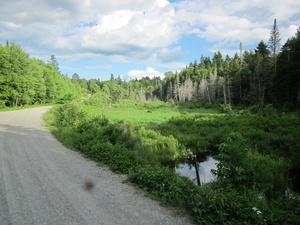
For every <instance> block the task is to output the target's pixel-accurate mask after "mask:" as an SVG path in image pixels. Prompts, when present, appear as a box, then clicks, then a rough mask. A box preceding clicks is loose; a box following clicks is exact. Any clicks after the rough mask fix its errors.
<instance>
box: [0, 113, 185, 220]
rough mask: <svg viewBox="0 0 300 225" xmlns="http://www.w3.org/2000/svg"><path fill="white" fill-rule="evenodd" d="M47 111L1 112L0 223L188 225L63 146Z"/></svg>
mask: <svg viewBox="0 0 300 225" xmlns="http://www.w3.org/2000/svg"><path fill="white" fill-rule="evenodd" d="M49 108H50V107H40V108H33V109H25V110H18V111H9V112H0V224H1V225H6V224H12V225H18V224H22V225H27V224H28V225H29V224H30V225H33V224H37V225H41V224H55V225H59V224H63V225H67V224H70V225H76V224H80V225H89V224H97V225H118V224H121V225H123V224H124V225H127V224H128V225H135V224H136V225H137V224H138V225H143V224H162V225H167V224H171V225H176V224H189V221H188V220H187V219H186V218H184V217H180V216H176V212H174V211H172V210H169V209H166V208H164V207H161V206H160V205H159V203H158V202H156V201H154V200H151V199H149V198H147V197H144V194H143V193H142V192H141V191H139V190H137V189H135V188H134V187H133V186H132V185H130V184H124V183H122V181H123V180H124V179H125V177H124V176H122V175H117V174H114V173H112V172H111V171H110V170H109V169H107V167H99V166H96V164H95V163H94V162H92V161H89V160H87V159H85V158H83V157H82V156H81V155H80V154H78V153H76V152H74V151H72V150H69V149H67V148H65V147H64V146H62V145H61V144H60V142H58V141H57V140H56V139H55V138H54V137H53V136H52V135H51V134H50V133H49V132H48V130H47V128H46V127H45V125H44V123H43V120H42V114H43V113H45V112H46V111H47V110H49Z"/></svg>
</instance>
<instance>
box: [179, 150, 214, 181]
mask: <svg viewBox="0 0 300 225" xmlns="http://www.w3.org/2000/svg"><path fill="white" fill-rule="evenodd" d="M199 161H200V160H199ZM217 164H218V161H217V160H215V159H214V158H213V157H212V156H210V155H208V156H205V157H204V158H203V157H202V158H201V161H200V162H198V171H199V174H200V182H201V184H205V183H208V182H210V181H213V180H214V179H215V176H214V175H213V174H212V173H211V170H212V169H217ZM175 171H176V172H177V173H179V174H180V175H182V176H186V177H189V178H190V179H192V180H195V182H196V180H197V176H196V169H195V166H194V164H193V163H187V162H186V163H180V164H179V165H177V166H176V167H175Z"/></svg>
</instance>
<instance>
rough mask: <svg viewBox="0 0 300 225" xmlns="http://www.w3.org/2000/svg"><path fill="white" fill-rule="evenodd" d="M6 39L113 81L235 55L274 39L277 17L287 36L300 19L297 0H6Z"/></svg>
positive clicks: (2, 15)
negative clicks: (219, 53) (217, 55)
mask: <svg viewBox="0 0 300 225" xmlns="http://www.w3.org/2000/svg"><path fill="white" fill-rule="evenodd" d="M0 1H1V8H0V31H1V32H0V43H1V44H5V42H6V40H9V41H15V42H16V43H18V44H20V45H21V47H22V48H23V49H24V50H25V52H27V53H29V54H30V55H31V56H32V57H35V58H38V59H42V60H44V61H48V60H49V59H50V55H52V54H53V55H55V56H56V58H57V61H58V63H59V66H60V70H61V72H62V73H63V74H68V75H69V76H70V77H71V76H72V75H73V74H74V73H77V74H79V76H80V77H81V78H86V79H91V78H96V79H100V80H102V81H103V80H107V79H109V78H110V76H111V74H114V76H115V77H117V76H118V75H120V76H121V77H123V78H124V79H130V78H141V77H143V76H149V77H153V76H161V77H163V74H164V73H165V72H167V71H176V70H182V69H183V68H184V67H185V66H186V65H188V64H189V63H190V62H193V61H194V60H195V59H196V60H199V58H200V57H201V55H204V56H210V57H212V56H213V54H214V53H215V52H216V51H220V52H221V53H222V54H223V56H224V57H225V55H226V54H229V55H230V56H233V55H234V53H235V52H238V51H239V43H240V42H242V43H243V46H244V49H253V48H255V47H256V46H257V44H258V43H259V42H260V41H261V40H264V41H265V42H268V39H269V36H270V31H271V29H272V25H273V21H274V19H275V18H276V19H277V24H278V27H279V32H280V35H281V39H282V41H281V42H282V43H285V41H286V40H287V38H290V37H292V36H293V35H294V34H295V32H296V31H297V28H298V27H299V26H300V13H299V12H300V1H295V0H252V1H249V0H180V1H176V0H169V1H167V0H154V1H149V0H123V1H119V0H110V1H104V0H51V1H48V0H10V1H5V0H0Z"/></svg>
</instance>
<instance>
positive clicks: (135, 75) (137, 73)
mask: <svg viewBox="0 0 300 225" xmlns="http://www.w3.org/2000/svg"><path fill="white" fill-rule="evenodd" d="M164 76H165V75H164V74H163V73H161V72H158V71H155V70H154V69H153V68H152V67H147V68H146V70H145V71H143V70H130V71H128V73H127V74H124V75H122V76H121V77H122V79H123V80H131V79H142V78H143V77H149V78H154V77H160V78H164Z"/></svg>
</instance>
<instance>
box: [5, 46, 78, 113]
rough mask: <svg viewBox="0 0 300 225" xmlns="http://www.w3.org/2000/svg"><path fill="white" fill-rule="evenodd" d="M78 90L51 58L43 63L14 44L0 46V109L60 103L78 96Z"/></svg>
mask: <svg viewBox="0 0 300 225" xmlns="http://www.w3.org/2000/svg"><path fill="white" fill-rule="evenodd" d="M82 89H83V88H82V87H81V86H80V85H79V84H77V83H74V82H72V80H71V79H70V78H69V77H68V76H67V75H62V74H61V73H60V72H59V67H58V63H57V60H56V58H55V56H54V55H52V56H51V57H50V60H49V62H48V63H45V62H44V61H42V60H38V59H35V58H30V57H29V54H27V53H25V52H24V51H23V50H22V49H21V47H20V46H19V45H18V44H16V43H14V42H11V43H9V42H8V41H7V42H6V45H4V46H3V45H0V108H1V107H5V106H13V107H15V106H20V105H30V104H44V103H50V102H64V101H67V100H72V99H75V98H78V97H80V96H81V95H82V92H84V91H83V90H82Z"/></svg>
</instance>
